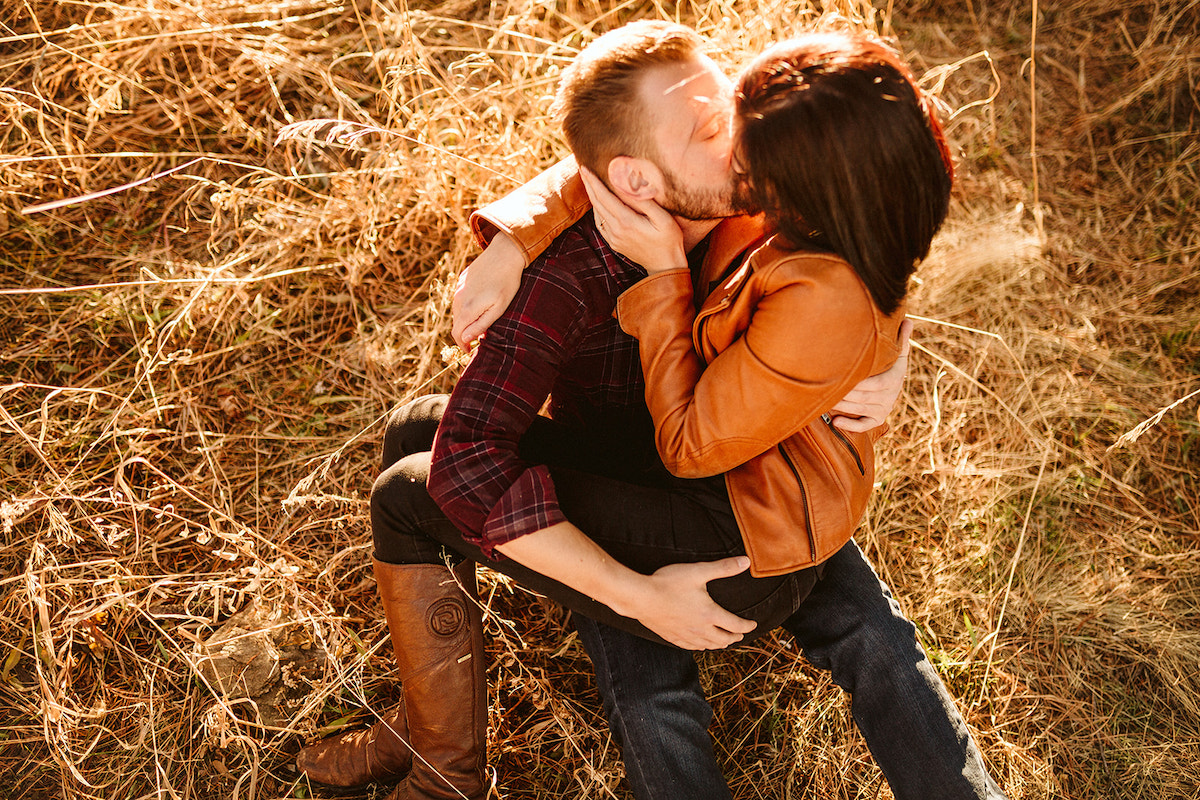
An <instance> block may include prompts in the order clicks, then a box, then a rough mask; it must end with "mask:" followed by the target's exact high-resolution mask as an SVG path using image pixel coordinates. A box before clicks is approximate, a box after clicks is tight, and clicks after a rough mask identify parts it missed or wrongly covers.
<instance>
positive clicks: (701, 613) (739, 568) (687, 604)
mask: <svg viewBox="0 0 1200 800" xmlns="http://www.w3.org/2000/svg"><path fill="white" fill-rule="evenodd" d="M749 566H750V559H748V558H746V557H745V556H735V557H733V558H724V559H721V560H720V561H706V562H699V563H694V564H669V565H667V566H665V567H663V568H661V569H659V570H658V571H657V572H655V573H654V574H653V575H649V576H639V578H641V580H639V581H638V585H637V586H636V587H634V588H632V590H631V591H629V592H628V593H627V594H626V598H627V600H626V601H625V602H622V603H617V604H616V605H614V606H613V610H614V611H616V612H617V613H618V614H622V615H623V616H627V617H632V618H634V619H636V620H637V621H638V622H641V623H642V624H643V625H645V626H646V627H647V628H649V629H650V630H652V631H654V632H655V633H657V634H658V635H659V636H661V637H662V638H663V639H666V640H667V641H668V642H670V643H671V644H673V645H675V646H676V647H682V648H683V649H684V650H720V649H722V648H725V647H729V646H730V645H732V644H737V643H738V642H740V641H741V640H742V638H743V637H744V636H745V635H746V634H747V633H750V632H751V631H753V630H754V629H755V627H757V625H756V623H754V622H752V621H750V620H747V619H742V618H741V617H739V616H737V615H736V614H733V613H731V612H729V611H726V610H725V609H724V608H722V607H721V606H719V605H717V603H716V602H715V601H714V600H713V599H712V597H711V596H710V595H709V593H708V582H709V581H714V580H716V579H718V578H727V577H729V576H731V575H737V574H739V573H742V572H745V571H746V569H747V568H748V567H749ZM618 606H620V607H618Z"/></svg>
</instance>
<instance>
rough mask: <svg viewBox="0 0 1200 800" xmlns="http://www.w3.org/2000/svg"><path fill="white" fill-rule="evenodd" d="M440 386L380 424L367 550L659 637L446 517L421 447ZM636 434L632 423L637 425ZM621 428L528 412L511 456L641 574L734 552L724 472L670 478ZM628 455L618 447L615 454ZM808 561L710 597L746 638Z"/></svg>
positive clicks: (786, 608)
mask: <svg viewBox="0 0 1200 800" xmlns="http://www.w3.org/2000/svg"><path fill="white" fill-rule="evenodd" d="M445 406H446V396H445V395H431V396H428V397H421V398H417V399H416V400H413V401H412V402H410V403H408V404H406V405H405V406H403V407H401V408H400V409H398V410H397V411H396V412H395V413H394V414H393V415H392V417H391V419H390V420H389V422H388V426H387V431H386V432H385V434H384V445H383V464H382V467H383V471H382V473H381V474H380V476H379V478H378V479H377V480H376V481H375V485H374V487H373V489H372V491H371V531H372V534H373V536H374V540H375V557H376V558H377V559H379V560H380V561H384V562H388V563H392V564H436V563H443V562H444V561H445V560H446V558H447V557H449V558H450V559H451V561H452V562H453V561H458V560H460V559H461V558H463V557H466V558H470V559H472V560H474V561H477V562H479V563H481V564H484V565H486V566H488V567H491V568H492V569H495V570H497V571H499V572H503V573H505V574H506V575H510V576H512V577H513V578H516V579H517V580H518V581H519V582H520V583H521V584H522V585H524V586H526V587H527V588H530V589H533V590H534V591H537V592H539V593H541V594H544V595H546V596H547V597H550V598H552V599H554V600H557V601H558V602H560V603H562V604H563V605H564V606H566V607H567V608H569V609H570V610H571V611H575V612H578V613H580V614H583V615H585V616H587V617H590V618H591V619H594V620H597V621H599V622H602V623H604V624H606V625H610V626H613V627H616V628H620V629H622V630H625V631H628V632H631V633H636V634H637V635H639V636H643V637H645V638H648V639H651V640H653V641H656V642H661V641H662V639H660V638H659V637H658V636H657V635H656V634H654V633H653V632H651V631H650V630H649V629H647V628H646V627H645V626H643V625H642V624H641V623H640V622H638V621H637V620H633V619H629V618H627V617H623V616H621V615H619V614H617V613H615V612H614V611H612V609H610V608H609V607H608V606H606V605H604V604H602V603H599V602H597V601H595V600H593V599H592V598H590V597H587V596H586V595H583V594H581V593H579V592H577V591H575V590H574V589H572V588H570V587H569V586H566V585H564V584H562V583H559V582H558V581H555V580H553V579H551V578H548V577H546V576H544V575H542V574H540V573H537V572H534V571H533V570H530V569H527V568H525V567H523V566H521V565H520V564H518V563H516V562H514V561H512V560H509V559H500V560H493V559H490V558H488V557H487V556H485V555H484V553H483V552H482V551H481V550H480V549H479V548H478V547H477V546H475V545H473V544H470V543H468V542H467V541H465V540H464V539H463V536H462V533H461V532H460V531H459V530H458V529H457V528H456V527H455V526H454V525H453V524H452V523H451V522H450V521H449V520H448V519H447V518H446V516H445V515H444V514H443V513H442V511H441V509H440V508H439V507H438V506H437V504H436V503H434V502H433V499H432V498H431V497H430V496H429V492H428V491H427V490H426V488H425V482H426V479H427V477H428V475H429V459H430V453H429V450H430V448H431V447H432V446H433V437H434V434H435V432H436V430H437V425H438V422H439V420H440V419H441V416H442V412H443V411H444V409H445ZM639 433H640V432H639ZM622 437H623V431H620V430H612V431H605V432H604V436H603V439H599V438H595V439H589V437H588V436H586V435H584V434H579V433H578V432H575V431H572V430H568V429H566V428H565V427H563V426H560V425H556V424H555V423H553V422H551V421H550V420H546V419H541V418H539V419H538V420H536V421H535V425H534V426H533V427H532V428H531V429H530V431H529V432H528V433H527V434H526V435H525V437H524V438H523V439H522V441H521V451H522V456H523V457H526V458H527V459H528V460H530V461H533V462H535V463H543V464H546V465H547V466H549V467H550V471H551V475H552V476H553V478H554V486H555V491H556V492H557V494H558V501H559V506H560V508H561V509H562V511H563V513H564V514H565V516H566V517H567V519H568V520H570V521H571V522H572V523H574V524H575V525H576V526H578V527H579V528H580V529H581V530H582V531H583V532H584V533H585V534H587V535H588V536H589V537H590V538H591V539H592V540H593V541H595V542H596V543H597V544H598V545H600V546H601V547H602V548H604V550H605V551H607V552H608V553H609V554H610V555H611V556H613V558H615V559H617V560H618V561H620V562H621V563H622V564H624V565H625V566H627V567H629V568H630V569H633V570H636V571H638V572H641V573H643V574H650V573H652V572H654V571H655V570H657V569H659V568H660V567H664V566H666V565H668V564H676V563H681V562H698V561H715V560H717V559H721V558H727V557H729V556H737V555H744V554H745V552H746V551H745V547H744V546H743V544H742V538H741V533H740V532H739V531H738V527H737V520H736V519H735V518H734V516H733V509H732V508H731V506H730V504H729V496H728V494H727V493H726V491H725V482H724V479H723V478H722V477H720V476H717V477H714V478H708V479H703V480H683V479H680V478H675V477H674V476H671V475H670V474H668V473H667V472H666V471H665V470H664V469H662V468H661V464H657V467H658V469H657V470H656V469H654V468H653V466H652V465H651V466H648V460H647V459H646V458H643V457H642V453H643V452H644V450H645V442H641V441H637V442H634V441H630V442H623V441H622ZM626 456H628V457H626ZM817 576H818V572H817V570H816V569H807V570H799V571H797V572H793V573H789V574H787V575H778V576H772V577H767V578H755V577H752V576H751V575H750V573H749V572H744V573H742V574H740V575H735V576H732V577H728V578H721V579H719V580H715V581H712V582H710V583H709V585H708V591H709V594H710V595H711V596H712V598H713V600H715V601H716V602H717V603H719V604H720V605H721V606H723V607H725V608H726V609H728V610H729V611H731V612H733V613H734V614H737V615H738V616H740V617H743V618H745V619H749V620H753V621H755V622H757V623H758V627H757V628H755V630H753V631H752V632H750V633H749V634H747V636H746V637H745V638H744V639H743V640H742V641H743V642H748V641H750V640H752V639H754V638H755V637H757V636H758V635H760V634H762V633H765V632H767V631H770V630H772V629H774V628H776V627H778V626H779V625H780V624H782V622H783V621H784V620H785V619H787V618H788V617H789V616H790V615H791V614H792V612H793V611H794V610H795V609H796V608H797V607H798V606H799V605H800V603H801V602H802V601H803V600H804V598H805V597H806V596H807V595H808V593H809V592H810V591H811V590H812V587H813V584H814V583H815V582H816V580H817Z"/></svg>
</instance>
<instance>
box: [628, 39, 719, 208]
mask: <svg viewBox="0 0 1200 800" xmlns="http://www.w3.org/2000/svg"><path fill="white" fill-rule="evenodd" d="M641 97H642V107H643V108H644V109H645V111H646V117H647V121H648V127H647V130H648V131H649V134H650V139H651V142H652V143H653V146H654V147H655V149H656V156H657V157H656V158H654V159H652V160H653V161H654V163H655V166H657V167H658V168H659V170H660V171H661V172H662V174H663V180H664V182H665V186H664V195H663V197H662V198H661V199H660V200H659V205H661V206H662V207H663V208H664V209H666V210H667V211H669V212H671V213H672V214H675V215H676V216H679V217H683V218H684V219H692V220H705V219H718V218H720V217H728V216H731V215H733V214H735V213H737V210H736V209H735V207H734V203H733V199H734V185H733V175H732V172H731V169H730V155H731V152H732V149H733V146H732V140H731V135H730V127H731V124H732V120H733V84H732V83H731V82H730V81H729V79H728V78H726V77H725V75H724V74H722V72H721V71H720V70H719V69H718V68H717V65H716V64H714V63H713V61H712V59H710V58H708V57H706V56H697V57H696V58H695V59H693V60H691V61H687V62H684V63H681V64H672V65H669V66H664V67H658V68H655V69H653V70H651V71H650V72H648V73H647V75H646V77H645V78H644V79H643V80H642V85H641Z"/></svg>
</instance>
